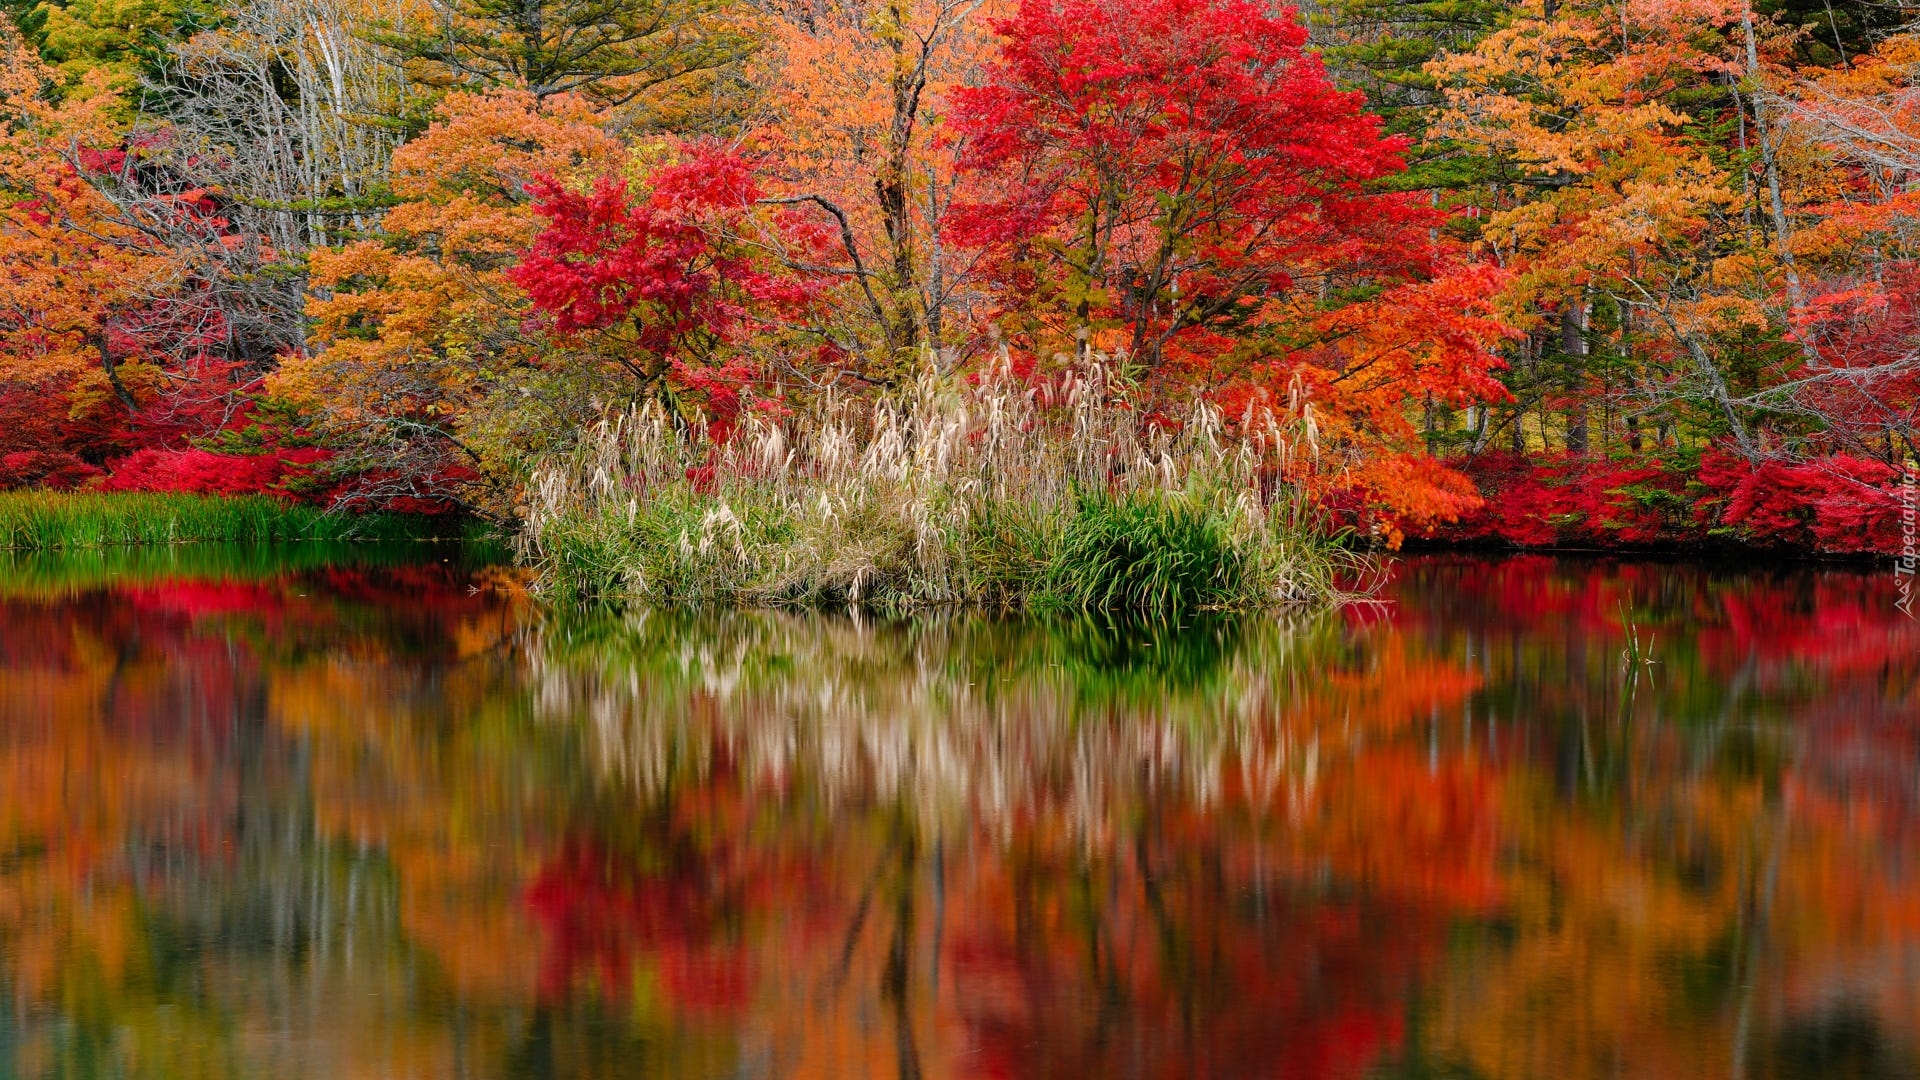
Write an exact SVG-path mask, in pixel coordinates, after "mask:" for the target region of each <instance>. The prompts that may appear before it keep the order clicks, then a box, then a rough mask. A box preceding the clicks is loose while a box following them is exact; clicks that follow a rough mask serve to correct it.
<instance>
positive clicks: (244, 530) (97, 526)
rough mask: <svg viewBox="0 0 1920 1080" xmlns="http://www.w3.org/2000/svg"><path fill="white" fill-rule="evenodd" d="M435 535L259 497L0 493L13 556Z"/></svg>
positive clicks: (402, 523)
mask: <svg viewBox="0 0 1920 1080" xmlns="http://www.w3.org/2000/svg"><path fill="white" fill-rule="evenodd" d="M443 529H444V526H443V525H441V524H439V523H436V522H434V521H433V520H432V519H428V518H421V517H413V516H407V515H396V514H342V513H329V512H327V511H325V510H322V509H320V508H318V507H313V506H304V505H299V504H289V503H283V502H281V501H279V500H277V499H272V498H267V497H265V496H242V497H227V496H212V495H186V494H146V493H113V494H108V493H100V492H75V493H63V492H46V491H10V492H0V548H5V549H13V550H28V551H63V550H74V549H83V548H99V547H115V546H121V545H160V544H187V543H196V542H206V541H222V542H234V543H280V542H284V541H290V540H412V539H421V538H426V537H431V536H433V535H434V534H435V532H436V531H440V530H443Z"/></svg>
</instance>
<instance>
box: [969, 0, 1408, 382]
mask: <svg viewBox="0 0 1920 1080" xmlns="http://www.w3.org/2000/svg"><path fill="white" fill-rule="evenodd" d="M996 29H997V30H998V32H999V33H1000V35H1001V36H1002V37H1003V39H1004V42H1005V44H1004V46H1003V48H1002V50H1001V52H1000V54H999V58H998V59H997V61H996V62H995V63H993V64H992V65H991V66H990V68H989V69H988V72H987V78H986V83H985V85H983V86H980V87H978V88H973V89H967V90H963V91H960V92H959V93H958V95H957V99H956V101H955V102H954V109H955V113H954V118H953V119H954V127H955V129H956V130H957V131H958V133H959V136H960V137H961V138H962V139H964V143H963V145H962V146H961V150H960V155H959V157H960V166H961V168H962V170H964V171H965V172H966V173H967V174H968V175H969V177H970V180H971V182H972V185H973V189H972V197H971V198H969V199H967V200H965V201H963V202H961V203H959V204H957V205H956V206H955V207H954V209H953V211H952V212H951V214H950V215H949V217H948V221H947V228H948V231H949V234H950V235H952V236H953V237H954V238H956V239H957V240H959V241H960V242H961V243H964V244H969V245H973V246H978V247H981V248H983V249H986V250H988V251H989V252H991V253H992V254H993V255H994V256H995V257H994V258H991V259H989V263H990V265H991V266H992V267H993V270H994V272H995V273H997V274H998V275H999V276H1000V278H1001V281H1000V285H1001V291H1002V295H1005V296H1016V297H1020V298H1022V300H1023V302H1022V303H1021V304H1020V305H1019V309H1020V310H1018V311H1014V312H1010V313H1009V314H1010V315H1013V316H1014V317H1015V319H1016V321H1017V319H1018V317H1019V316H1022V315H1024V316H1026V317H1027V320H1028V326H1029V327H1030V328H1031V329H1032V330H1034V331H1035V332H1036V333H1037V335H1038V336H1041V337H1045V336H1052V337H1054V338H1055V339H1056V341H1076V342H1077V343H1078V347H1079V348H1081V349H1086V348H1091V347H1102V346H1106V347H1125V348H1126V349H1127V350H1128V352H1129V353H1130V354H1131V355H1132V357H1133V358H1134V359H1135V360H1136V361H1137V362H1139V363H1141V364H1143V365H1145V366H1146V367H1148V368H1149V369H1157V368H1159V367H1160V365H1161V363H1162V361H1163V360H1164V359H1165V358H1166V354H1167V352H1168V349H1169V346H1170V345H1173V344H1174V343H1176V341H1177V340H1178V339H1179V338H1181V336H1182V335H1185V334H1194V333H1196V332H1198V333H1200V334H1205V333H1207V332H1209V331H1229V332H1231V331H1235V330H1243V329H1244V328H1245V325H1246V324H1247V323H1248V322H1249V321H1250V320H1254V319H1257V318H1259V317H1260V309H1261V307H1262V304H1263V303H1264V302H1266V301H1269V300H1271V299H1273V298H1276V297H1279V296H1282V295H1284V294H1286V293H1288V292H1289V291H1291V290H1295V289H1296V288H1298V287H1301V286H1303V285H1306V284H1309V283H1311V284H1314V285H1315V286H1316V287H1318V286H1321V285H1322V284H1323V283H1325V282H1327V281H1328V280H1329V276H1330V275H1336V274H1346V275H1349V276H1352V275H1355V274H1366V273H1378V272H1383V271H1389V270H1390V271H1392V272H1393V273H1395V274H1396V275H1398V274H1399V273H1402V272H1404V271H1405V270H1406V269H1407V259H1408V255H1407V251H1408V246H1407V245H1406V244H1405V243H1404V232H1405V227H1406V225H1407V224H1408V223H1409V222H1410V221H1412V220H1413V219H1414V217H1415V216H1417V214H1418V210H1417V208H1416V207H1415V206H1413V205H1412V204H1410V203H1409V202H1408V201H1406V200H1405V199H1404V198H1401V197H1394V196H1380V195H1371V194H1369V193H1368V190H1367V188H1368V184H1369V182H1370V181H1375V180H1378V179H1380V178H1382V177H1385V176H1388V175H1390V174H1392V173H1394V172H1397V171H1399V170H1400V169H1401V168H1402V167H1403V166H1402V162H1401V160H1400V151H1401V149H1402V146H1403V143H1402V142H1401V141H1400V140H1397V139H1388V138H1383V137H1382V136H1381V134H1380V125H1379V122H1378V121H1377V119H1376V118H1374V117H1373V116H1370V115H1368V114H1366V113H1365V112H1363V111H1362V102H1361V100H1360V97H1359V95H1357V94H1345V93H1341V92H1339V91H1337V90H1335V89H1334V87H1333V85H1332V83H1331V82H1330V81H1329V80H1328V78H1327V75H1326V73H1325V71H1324V70H1323V69H1322V67H1321V65H1320V61H1319V59H1318V57H1317V56H1315V55H1314V54H1312V53H1310V52H1308V51H1306V49H1305V45H1306V38H1307V34H1306V30H1305V28H1304V27H1302V26H1301V25H1300V23H1299V22H1298V20H1297V19H1296V17H1295V13H1294V11H1293V10H1292V9H1279V10H1277V11H1276V10H1275V9H1273V8H1271V7H1269V6H1267V5H1265V4H1262V3H1257V2H1252V0H1021V2H1020V5H1019V8H1018V11H1017V12H1016V14H1014V16H1013V17H1012V18H1009V19H1006V20H1003V21H1001V22H1000V23H998V24H997V26H996ZM1423 239H1424V236H1423ZM1424 246H1425V245H1423V244H1415V245H1413V247H1414V248H1415V249H1421V248H1424ZM1049 332H1050V334H1049Z"/></svg>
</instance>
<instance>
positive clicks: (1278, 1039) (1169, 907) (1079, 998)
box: [948, 836, 1439, 1078]
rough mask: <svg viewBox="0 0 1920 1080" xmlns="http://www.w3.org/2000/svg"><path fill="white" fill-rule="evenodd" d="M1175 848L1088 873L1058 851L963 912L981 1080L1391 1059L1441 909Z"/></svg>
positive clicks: (958, 920) (956, 923) (1224, 848)
mask: <svg viewBox="0 0 1920 1080" xmlns="http://www.w3.org/2000/svg"><path fill="white" fill-rule="evenodd" d="M1170 839H1171V838H1168V837H1164V836H1162V837H1158V838H1156V839H1155V840H1154V841H1152V842H1150V843H1143V845H1142V846H1141V847H1140V848H1139V849H1138V850H1137V851H1136V853H1135V854H1133V855H1132V856H1126V855H1115V856H1114V857H1113V859H1112V861H1106V860H1102V861H1103V862H1106V865H1105V866H1104V867H1095V868H1092V869H1090V870H1087V869H1081V868H1077V867H1076V866H1075V865H1074V863H1075V862H1076V861H1077V859H1076V858H1075V857H1074V856H1072V855H1070V854H1068V853H1067V852H1065V851H1062V852H1061V853H1060V854H1061V856H1062V857H1061V858H1057V859H1054V858H1049V859H1046V860H1044V861H1041V862H1031V861H1029V862H1025V864H1024V866H1022V867H1021V868H1020V869H1016V870H1014V871H1013V872H1012V873H1011V874H1009V875H1007V876H1006V877H1005V878H1004V879H1001V880H999V881H993V880H982V881H981V882H980V883H979V884H980V885H981V886H982V887H983V888H982V889H981V890H979V891H977V892H974V894H973V895H969V896H966V897H964V898H960V899H958V900H956V910H955V912H954V914H953V917H952V921H951V928H952V930H951V932H952V944H951V947H950V952H949V957H948V965H949V968H948V970H949V971H950V973H951V979H952V986H953V994H954V997H955V1000H956V1001H957V1003H958V1004H957V1009H958V1011H959V1013H960V1016H961V1019H962V1023H963V1025H964V1029H965V1031H966V1034H967V1039H968V1046H967V1048H966V1052H965V1054H964V1056H963V1057H962V1059H961V1060H963V1061H964V1062H965V1063H966V1070H967V1072H968V1073H969V1074H970V1075H978V1076H991V1077H1016V1076H1021V1077H1024V1076H1033V1077H1048V1076H1067V1077H1096V1076H1141V1077H1175V1076H1209V1077H1226V1076H1275V1077H1280V1076H1285V1077H1303V1078H1304V1077H1353V1076H1360V1075H1362V1074H1363V1073H1364V1072H1365V1070H1366V1069H1367V1068H1368V1067H1369V1066H1371V1065H1373V1064H1374V1063H1376V1062H1377V1061H1379V1060H1380V1058H1381V1056H1382V1055H1383V1054H1384V1053H1386V1052H1387V1051H1389V1050H1391V1049H1392V1048H1393V1047H1395V1046H1396V1045H1398V1043H1399V1041H1400V1038H1401V1028H1402V1022H1401V1015H1402V1013H1403V1011H1404V1008H1405V1004H1404V1003H1405V999H1406V994H1407V992H1408V989H1409V987H1410V985H1411V984H1412V982H1413V980H1414V977H1415V974H1416V973H1417V972H1418V971H1419V970H1420V969H1421V968H1422V967H1424V966H1425V965H1426V964H1428V963H1429V962H1430V961H1431V959H1432V957H1433V955H1434V952H1435V948H1436V945H1437V941H1438V937H1439V935H1438V934H1437V933H1436V932H1435V931H1436V928H1437V925H1438V922H1437V918H1436V913H1434V912H1433V911H1431V910H1430V909H1423V908H1421V907H1418V906H1413V905H1407V904H1404V903H1399V902H1396V901H1385V900H1377V899H1373V898H1361V897H1335V896H1326V895H1314V893H1313V890H1312V888H1311V887H1306V888H1303V887H1302V886H1301V884H1300V883H1299V882H1298V880H1297V878H1295V877H1294V876H1293V875H1290V874H1289V875H1284V876H1281V875H1276V876H1273V877H1271V878H1267V879H1263V880H1255V879H1253V878H1251V876H1250V875H1248V874H1246V873H1245V872H1244V871H1245V868H1246V867H1247V866H1249V865H1250V860H1249V859H1248V857H1247V855H1248V853H1247V851H1246V850H1244V849H1245V848H1246V846H1247V845H1245V844H1228V845H1221V844H1219V843H1218V842H1216V843H1214V844H1209V845H1206V846H1204V847H1194V846H1192V845H1190V844H1187V843H1186V842H1184V841H1181V842H1170ZM1232 848H1241V849H1242V850H1240V851H1237V852H1235V851H1232V850H1230V849H1232ZM1149 849H1153V850H1151V851H1149ZM981 869H982V870H983V871H984V873H985V874H987V875H994V874H995V873H996V872H997V868H994V867H982V868H981Z"/></svg>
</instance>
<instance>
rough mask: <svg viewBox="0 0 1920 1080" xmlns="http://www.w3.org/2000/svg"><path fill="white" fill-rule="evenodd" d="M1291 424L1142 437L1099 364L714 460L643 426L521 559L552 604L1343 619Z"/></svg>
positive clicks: (813, 426)
mask: <svg viewBox="0 0 1920 1080" xmlns="http://www.w3.org/2000/svg"><path fill="white" fill-rule="evenodd" d="M1303 449H1304V450H1305V452H1307V453H1312V452H1313V447H1312V431H1311V428H1310V427H1309V426H1307V425H1304V424H1295V425H1292V426H1291V427H1284V428H1283V426H1282V425H1281V424H1280V423H1278V422H1277V421H1276V420H1275V419H1274V418H1273V417H1272V416H1270V415H1262V416H1258V417H1255V416H1251V415H1250V416H1248V417H1244V418H1242V420H1241V423H1240V424H1239V425H1237V429H1236V431H1235V432H1234V433H1233V434H1231V435H1229V433H1228V431H1227V427H1226V425H1225V424H1224V423H1223V420H1222V417H1221V416H1220V414H1219V412H1218V410H1217V409H1215V408H1213V407H1212V406H1209V405H1206V404H1201V405H1198V406H1196V407H1195V410H1194V413H1193V415H1192V416H1191V417H1189V418H1187V419H1186V420H1185V422H1183V423H1181V424H1177V425H1174V424H1167V423H1162V422H1156V421H1154V420H1149V419H1144V418H1142V417H1141V416H1140V415H1139V413H1138V412H1136V411H1135V410H1134V409H1132V408H1130V407H1129V406H1128V404H1127V402H1126V401H1125V400H1124V398H1123V397H1122V396H1121V395H1120V394H1118V393H1116V392H1115V390H1114V388H1113V387H1112V386H1111V385H1110V383H1109V382H1108V380H1107V376H1106V371H1105V368H1104V367H1103V366H1101V365H1099V364H1095V365H1092V366H1090V367H1088V368H1087V369H1085V370H1083V371H1078V372H1076V373H1074V374H1073V375H1072V376H1070V377H1068V378H1067V379H1066V380H1064V383H1063V385H1062V386H1061V388H1059V389H1057V390H1052V391H1041V390H1035V389H1033V388H1030V387H1027V386H1024V385H1022V384H1020V383H1019V382H1017V381H1016V380H1014V379H1013V378H1011V377H1010V376H1009V375H1008V374H1007V372H1006V369H1005V368H1004V367H1001V368H999V369H998V370H997V371H994V372H990V373H988V374H987V375H986V376H984V377H982V378H981V379H979V380H978V381H976V382H955V381H952V380H940V379H937V378H934V377H932V376H928V377H926V378H924V379H923V380H922V381H921V382H919V383H918V384H917V385H916V386H915V387H914V388H913V389H912V391H911V392H910V393H908V394H906V395H905V396H904V397H903V398H901V399H898V400H891V401H882V402H879V403H875V404H868V405H863V406H855V405H852V404H848V403H842V402H833V401H829V402H827V403H826V404H825V405H824V407H822V408H820V409H818V410H815V411H813V412H810V413H808V414H806V415H804V416H786V417H780V418H775V417H772V416H769V415H767V414H764V413H755V414H752V415H751V416H750V418H749V419H747V420H746V421H744V422H743V424H742V425H741V426H740V427H739V428H738V429H737V430H736V431H735V432H733V433H732V436H731V437H730V438H728V439H725V440H724V441H723V440H719V439H715V438H713V437H712V436H711V435H710V434H709V433H708V432H707V431H705V430H702V429H699V428H697V427H695V428H688V427H687V426H685V425H682V424H679V423H676V422H675V419H674V418H673V417H671V416H670V415H669V414H668V413H666V412H665V411H664V410H662V409H661V408H659V407H658V406H656V405H648V406H645V407H642V408H640V409H637V410H634V411H631V412H627V413H623V414H619V415H614V416H610V417H608V418H607V419H605V420H603V421H602V422H601V423H600V424H599V425H598V426H597V427H596V428H595V429H593V430H592V431H591V432H589V433H588V434H587V436H586V437H585V438H583V439H582V440H581V442H580V445H579V446H578V447H577V448H576V449H575V450H574V452H573V453H572V454H570V455H569V456H567V457H565V458H563V459H557V460H551V461H548V462H546V463H545V464H544V465H543V466H542V467H540V468H538V469H537V470H536V471H535V473H534V475H533V478H532V482H531V484H530V491H529V495H528V500H527V504H528V505H527V514H526V521H525V528H524V530H523V532H522V533H521V535H520V540H519V542H520V545H521V553H522V555H523V557H525V558H526V559H527V560H528V561H529V562H531V563H532V564H533V565H534V566H535V567H536V568H538V569H539V571H540V572H541V573H540V580H541V582H542V585H541V588H542V589H543V590H544V591H545V592H546V593H547V594H548V595H549V596H550V597H552V598H553V599H555V600H559V601H562V602H575V603H600V604H612V605H625V604H718V605H729V606H773V607H787V606H796V607H807V606H841V605H853V606H860V607H867V608H874V609H881V610H908V609H918V608H926V607H935V606H950V605H976V606H984V607H991V608H999V609H1016V608H1027V609H1039V610H1048V609H1052V610H1072V611H1093V610H1133V611H1151V612H1156V613H1162V614H1179V613H1183V612H1190V611H1202V610H1233V609H1249V608H1259V607H1265V606H1271V605H1275V604H1282V603H1326V602H1329V601H1332V600H1334V599H1337V597H1338V582H1339V581H1340V580H1342V579H1343V578H1344V577H1346V576H1347V574H1346V571H1350V570H1357V569H1360V565H1359V564H1360V562H1361V557H1360V556H1357V555H1354V554H1351V553H1349V552H1347V551H1345V550H1344V549H1343V548H1342V547H1341V546H1340V545H1339V544H1338V543H1337V542H1336V541H1335V538H1334V537H1332V536H1330V535H1329V532H1328V530H1327V529H1326V528H1325V527H1324V522H1323V521H1322V519H1321V518H1320V517H1319V516H1318V515H1317V514H1316V513H1315V512H1314V511H1313V509H1312V503H1311V501H1310V500H1309V499H1308V498H1307V497H1306V496H1305V494H1304V492H1302V491H1301V490H1299V489H1298V488H1296V487H1295V486H1293V485H1291V484H1289V483H1286V482H1285V481H1284V480H1282V479H1281V478H1283V477H1285V476H1288V475H1290V473H1291V471H1292V469H1293V467H1294V466H1295V464H1296V461H1295V455H1296V453H1297V452H1300V451H1301V450H1303Z"/></svg>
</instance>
